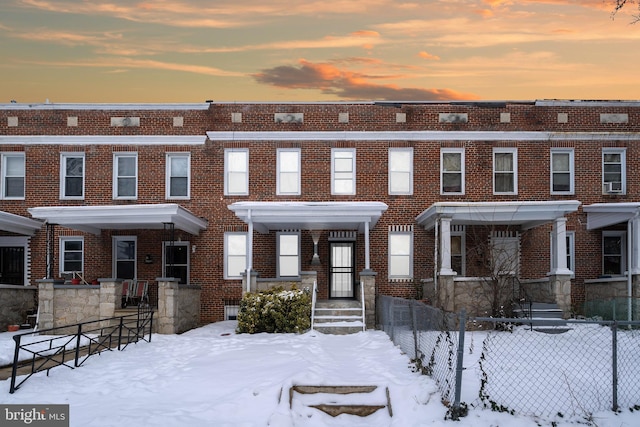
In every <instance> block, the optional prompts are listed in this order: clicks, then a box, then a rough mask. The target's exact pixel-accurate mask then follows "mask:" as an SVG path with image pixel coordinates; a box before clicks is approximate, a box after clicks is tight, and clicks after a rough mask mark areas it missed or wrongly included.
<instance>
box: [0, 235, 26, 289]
mask: <svg viewBox="0 0 640 427" xmlns="http://www.w3.org/2000/svg"><path fill="white" fill-rule="evenodd" d="M29 242H30V239H29V237H27V236H0V247H4V248H7V247H9V248H10V247H22V248H24V278H23V282H22V284H23V285H24V286H29V279H30V277H31V247H30V246H29Z"/></svg>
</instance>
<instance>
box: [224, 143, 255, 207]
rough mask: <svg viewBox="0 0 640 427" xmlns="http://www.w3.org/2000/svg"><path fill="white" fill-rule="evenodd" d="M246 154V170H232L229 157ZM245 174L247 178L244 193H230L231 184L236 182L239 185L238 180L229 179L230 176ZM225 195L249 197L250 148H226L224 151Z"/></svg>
mask: <svg viewBox="0 0 640 427" xmlns="http://www.w3.org/2000/svg"><path fill="white" fill-rule="evenodd" d="M232 153H233V154H239V153H243V154H244V170H231V169H230V166H231V164H230V162H229V155H230V154H232ZM231 173H234V174H238V175H240V174H244V178H245V182H244V184H245V187H244V189H243V191H236V192H231V191H229V183H230V182H231V181H234V182H236V183H237V181H238V180H235V179H234V180H232V179H229V174H231ZM224 195H225V196H248V195H249V149H248V148H225V150H224Z"/></svg>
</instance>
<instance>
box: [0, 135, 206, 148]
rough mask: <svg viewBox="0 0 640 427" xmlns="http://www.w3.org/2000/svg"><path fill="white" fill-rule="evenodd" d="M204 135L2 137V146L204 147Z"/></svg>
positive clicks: (0, 143)
mask: <svg viewBox="0 0 640 427" xmlns="http://www.w3.org/2000/svg"><path fill="white" fill-rule="evenodd" d="M206 140H207V138H206V137H205V136H203V135H189V136H183V135H127V136H111V135H109V136H107V135H79V136H70V135H29V136H20V135H15V136H14V135H0V145H67V146H69V145H72V146H73V145H180V146H182V145H204V144H205V142H206Z"/></svg>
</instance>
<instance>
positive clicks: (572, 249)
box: [549, 231, 576, 277]
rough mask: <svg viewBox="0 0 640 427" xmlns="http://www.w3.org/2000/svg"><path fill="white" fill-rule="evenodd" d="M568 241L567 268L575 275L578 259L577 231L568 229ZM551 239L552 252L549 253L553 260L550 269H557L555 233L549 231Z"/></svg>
mask: <svg viewBox="0 0 640 427" xmlns="http://www.w3.org/2000/svg"><path fill="white" fill-rule="evenodd" d="M566 236H567V237H566V242H567V269H569V270H571V271H572V272H573V274H572V275H571V277H575V271H576V270H575V259H576V232H575V231H567V232H566ZM549 239H550V242H551V244H550V249H551V253H550V254H549V256H550V258H549V259H550V260H551V269H550V270H549V271H556V270H557V269H558V266H557V265H556V264H557V258H556V250H557V248H556V245H554V243H553V233H549Z"/></svg>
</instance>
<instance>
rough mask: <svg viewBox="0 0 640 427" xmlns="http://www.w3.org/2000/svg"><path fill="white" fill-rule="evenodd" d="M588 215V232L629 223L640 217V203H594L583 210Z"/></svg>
mask: <svg viewBox="0 0 640 427" xmlns="http://www.w3.org/2000/svg"><path fill="white" fill-rule="evenodd" d="M582 210H583V211H584V212H586V214H587V230H594V229H597V228H604V227H608V226H610V225H615V224H619V223H622V222H627V221H628V220H630V219H632V218H633V217H635V216H636V215H640V203H594V204H591V205H587V206H584V207H583V208H582Z"/></svg>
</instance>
